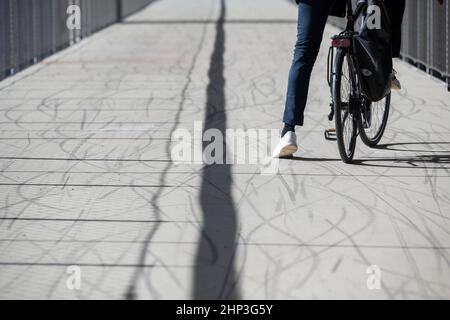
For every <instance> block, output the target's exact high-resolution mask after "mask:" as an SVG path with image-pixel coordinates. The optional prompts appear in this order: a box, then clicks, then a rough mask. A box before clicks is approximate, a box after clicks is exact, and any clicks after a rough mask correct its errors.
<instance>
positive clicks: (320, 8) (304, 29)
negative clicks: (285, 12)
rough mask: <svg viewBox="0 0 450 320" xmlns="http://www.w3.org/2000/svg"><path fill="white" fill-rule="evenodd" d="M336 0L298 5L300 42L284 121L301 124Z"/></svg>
mask: <svg viewBox="0 0 450 320" xmlns="http://www.w3.org/2000/svg"><path fill="white" fill-rule="evenodd" d="M333 3H334V1H330V0H301V1H300V3H299V5H298V26H297V42H296V44H295V50H294V57H293V61H292V66H291V69H290V72H289V79H288V89H287V95H286V105H285V111H284V116H283V122H284V123H285V124H287V125H290V126H296V125H297V126H302V125H303V120H304V116H303V113H304V110H305V106H306V102H307V98H308V89H309V82H310V78H311V72H312V70H313V67H314V63H315V61H316V58H317V55H318V53H319V49H320V44H321V42H322V37H323V33H324V29H325V24H326V22H327V19H328V14H329V12H330V10H331V7H332V6H333Z"/></svg>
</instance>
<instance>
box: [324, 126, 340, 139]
mask: <svg viewBox="0 0 450 320" xmlns="http://www.w3.org/2000/svg"><path fill="white" fill-rule="evenodd" d="M336 139H337V138H336V129H328V130H325V140H331V141H335V140H336Z"/></svg>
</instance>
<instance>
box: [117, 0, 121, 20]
mask: <svg viewBox="0 0 450 320" xmlns="http://www.w3.org/2000/svg"><path fill="white" fill-rule="evenodd" d="M116 5H117V22H121V21H122V0H116Z"/></svg>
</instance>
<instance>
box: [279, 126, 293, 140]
mask: <svg viewBox="0 0 450 320" xmlns="http://www.w3.org/2000/svg"><path fill="white" fill-rule="evenodd" d="M288 132H295V126H292V125H290V124H287V123H285V124H284V127H283V130H282V131H281V137H282V138H283V137H284V135H285V134H286V133H288Z"/></svg>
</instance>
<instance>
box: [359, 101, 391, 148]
mask: <svg viewBox="0 0 450 320" xmlns="http://www.w3.org/2000/svg"><path fill="white" fill-rule="evenodd" d="M390 106H391V94H388V95H387V96H386V97H385V98H384V99H382V100H380V101H378V102H370V101H364V102H363V106H362V108H361V117H360V121H359V132H360V135H361V140H362V141H363V142H364V143H365V144H366V145H367V146H369V147H371V148H372V147H375V146H376V145H377V144H378V143H379V142H380V140H381V138H382V137H383V134H384V131H385V129H386V125H387V122H388V118H389V110H390Z"/></svg>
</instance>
